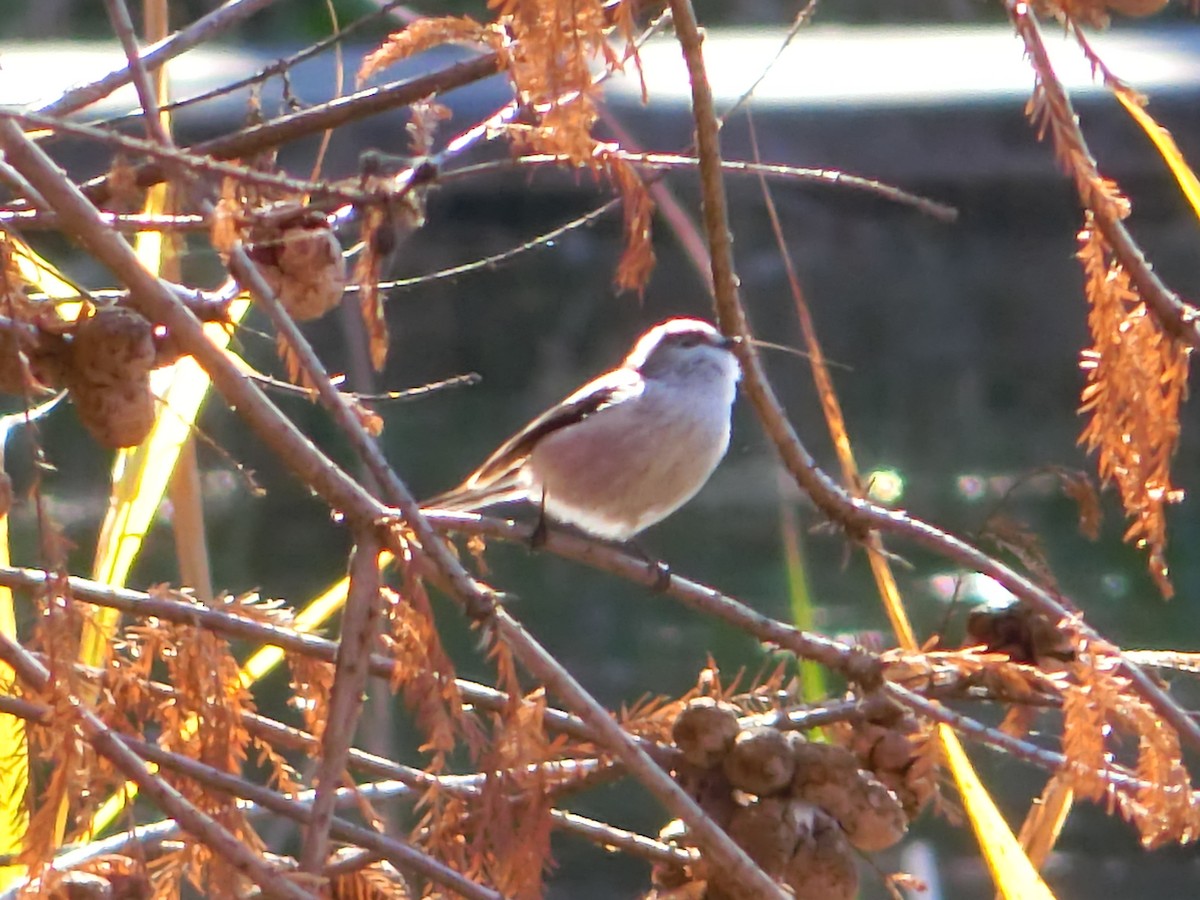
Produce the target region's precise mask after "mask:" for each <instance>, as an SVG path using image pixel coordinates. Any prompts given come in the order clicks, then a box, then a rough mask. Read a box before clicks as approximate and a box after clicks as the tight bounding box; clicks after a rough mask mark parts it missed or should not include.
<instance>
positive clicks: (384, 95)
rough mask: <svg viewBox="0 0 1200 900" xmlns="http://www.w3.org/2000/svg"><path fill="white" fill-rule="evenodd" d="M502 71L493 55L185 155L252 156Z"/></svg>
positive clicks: (149, 175)
mask: <svg viewBox="0 0 1200 900" xmlns="http://www.w3.org/2000/svg"><path fill="white" fill-rule="evenodd" d="M499 71H500V65H499V60H498V59H497V57H496V55H495V54H494V53H489V54H487V55H486V56H481V57H478V58H476V59H471V60H468V61H466V62H461V63H455V64H454V65H452V66H448V67H447V68H445V69H440V70H438V71H436V72H431V73H429V74H427V75H419V76H416V77H414V78H407V79H404V80H403V81H393V82H391V83H389V84H385V85H381V86H380V87H374V88H366V89H364V90H361V91H357V92H355V93H353V94H347V95H346V96H345V97H338V98H336V99H334V100H330V101H329V102H327V103H322V104H319V105H317V106H313V107H309V108H308V109H305V110H301V111H299V112H295V113H292V114H290V115H287V116H281V117H280V118H278V119H273V120H271V121H270V122H264V123H262V124H261V125H254V126H252V127H250V128H244V129H242V130H240V131H236V132H234V133H232V134H227V135H222V136H221V137H216V138H211V139H209V140H207V141H202V142H200V143H199V144H193V145H191V146H190V147H187V148H185V149H186V151H187V152H188V153H189V154H192V155H193V156H208V157H211V158H212V159H214V160H231V159H238V158H240V157H245V156H251V155H253V154H255V153H258V152H260V151H262V150H267V149H271V148H274V147H278V146H280V145H282V144H285V143H288V142H290V141H295V140H299V139H300V138H304V137H307V136H308V135H310V134H315V133H318V132H321V131H325V130H327V129H332V128H338V127H339V126H342V125H346V124H348V123H350V122H354V121H357V120H358V119H363V118H366V117H368V116H373V115H376V114H377V113H382V112H387V111H388V110H392V109H395V108H397V107H401V106H407V105H409V104H411V103H414V102H416V101H417V100H421V99H423V98H425V97H428V96H430V95H433V94H443V93H446V92H448V91H452V90H454V89H455V88H458V87H463V86H465V85H468V84H472V83H474V82H476V81H479V80H481V79H484V78H487V77H489V76H491V75H495V74H496V73H497V72H499ZM165 178H166V170H165V169H164V167H163V165H162V164H161V163H158V162H148V163H144V164H142V165H140V166H138V168H137V183H138V185H139V186H140V187H149V186H151V185H154V184H158V183H159V182H160V181H163V180H164V179H165ZM84 194H85V195H86V196H87V197H89V198H90V199H92V200H93V201H95V202H96V203H104V202H105V201H107V200H108V198H109V192H108V181H107V176H101V177H100V178H96V179H93V180H92V181H90V182H88V183H87V184H86V185H84Z"/></svg>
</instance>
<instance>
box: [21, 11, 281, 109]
mask: <svg viewBox="0 0 1200 900" xmlns="http://www.w3.org/2000/svg"><path fill="white" fill-rule="evenodd" d="M274 2H275V0H227V2H225V3H223V4H221V6H220V7H218V8H217V9H215V10H213V11H212V12H211V13H209V14H208V15H206V16H201V17H200V18H199V19H197V20H196V21H195V22H193V23H192V24H191V25H189V26H187V27H186V28H181V29H180V30H179V31H177V32H175V33H174V34H172V35H171V36H170V37H167V38H165V39H164V40H161V41H159V42H158V43H156V44H154V45H153V46H151V47H147V48H146V49H145V50H143V51H142V52H141V53H140V54H138V58H139V60H140V61H141V64H142V66H143V67H144V68H145V70H146V71H147V72H152V71H154V70H155V69H157V68H159V67H161V66H162V65H164V64H165V63H167V62H168V61H169V60H171V59H174V58H175V57H176V56H180V55H181V54H183V53H186V52H187V51H188V50H191V49H192V48H193V47H197V46H199V45H200V44H203V43H204V42H206V41H208V40H209V39H211V38H213V37H216V36H217V35H218V34H220V33H221V32H222V31H226V30H227V29H229V28H231V27H233V26H234V25H236V24H237V23H238V22H240V21H241V20H242V19H245V18H247V17H248V16H252V15H254V14H255V13H256V12H258V11H259V10H262V9H266V8H267V7H268V6H270V5H271V4H272V3H274ZM132 78H133V73H132V72H131V70H130V67H129V66H128V65H125V66H122V67H121V68H119V69H114V70H113V71H112V72H109V73H108V74H107V75H105V76H104V77H103V78H100V79H98V80H96V81H93V82H91V83H89V84H84V85H79V86H77V87H74V88H71V89H70V90H69V91H67V92H66V93H64V94H63V95H62V96H60V97H58V98H57V99H56V100H52V101H50V102H49V103H44V104H42V105H41V106H39V107H38V109H37V111H38V112H41V113H45V114H46V115H50V116H67V115H69V114H70V113H73V112H75V111H77V110H80V109H83V108H84V107H85V106H91V105H92V104H93V103H96V102H98V101H100V100H103V99H104V98H105V97H107V96H108V95H109V94H111V93H112V92H113V91H115V90H116V89H117V88H119V87H123V86H124V85H126V84H129V83H130V81H131V80H132Z"/></svg>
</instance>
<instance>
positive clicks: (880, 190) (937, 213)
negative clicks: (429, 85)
mask: <svg viewBox="0 0 1200 900" xmlns="http://www.w3.org/2000/svg"><path fill="white" fill-rule="evenodd" d="M612 155H613V156H614V157H615V158H617V159H620V160H622V161H624V162H627V163H629V164H630V165H632V166H635V167H637V168H639V169H649V170H651V171H657V172H665V171H676V170H686V171H691V170H693V169H697V168H700V162H699V160H697V159H696V158H695V157H692V156H687V155H685V154H680V153H630V152H627V151H617V152H615V153H613V154H612ZM567 160H568V157H567V156H565V155H560V154H553V153H527V154H524V155H523V156H517V157H514V158H512V159H496V160H489V161H486V162H480V163H473V164H471V165H468V166H462V167H460V168H457V169H452V170H450V171H447V172H443V173H442V174H441V175H440V176H439V177H438V181H439V182H441V183H443V184H445V183H449V182H453V181H456V180H458V179H460V178H466V177H469V176H472V175H477V174H479V173H480V172H487V171H493V170H496V169H505V168H512V167H514V166H516V167H520V166H546V165H561V164H562V163H563V162H566V161H567ZM720 166H721V169H722V170H723V171H726V172H729V173H730V174H734V175H754V176H759V175H765V176H767V177H768V178H777V179H780V180H783V181H798V182H802V183H806V184H823V185H828V186H830V187H846V188H849V189H852V190H856V191H863V192H865V193H868V194H873V195H875V196H877V197H880V198H881V199H883V200H889V201H891V202H893V203H899V204H902V205H905V206H911V207H913V208H914V209H916V210H918V211H919V212H922V213H924V214H925V215H927V216H930V217H932V218H934V219H937V220H938V221H941V222H953V221H955V220H956V219H957V218H958V210H957V209H955V208H954V207H953V206H949V205H947V204H945V203H939V202H938V201H936V200H930V199H929V198H928V197H922V196H920V195H919V194H914V193H912V192H911V191H906V190H904V189H903V188H898V187H896V186H895V185H890V184H887V183H886V182H882V181H876V180H875V179H873V178H864V177H862V176H861V175H851V174H849V173H848V172H842V171H841V170H839V169H814V168H806V167H803V166H786V165H781V164H776V163H760V162H747V161H745V160H731V159H723V160H721V161H720Z"/></svg>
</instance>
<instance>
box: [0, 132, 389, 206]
mask: <svg viewBox="0 0 1200 900" xmlns="http://www.w3.org/2000/svg"><path fill="white" fill-rule="evenodd" d="M5 116H7V117H8V118H11V119H12V120H13V121H15V122H20V123H21V125H22V126H23V127H25V128H28V129H34V128H45V129H48V130H51V131H55V132H58V133H61V134H70V135H75V136H76V137H82V138H87V139H88V140H92V141H96V142H97V143H100V144H103V145H105V146H107V147H113V148H116V149H118V150H122V151H125V152H126V153H134V154H144V155H146V156H150V157H152V158H154V159H156V160H158V161H157V162H155V163H151V164H144V165H142V166H140V167H138V168H137V169H136V170H135V171H136V174H137V177H138V184H139V185H141V186H143V187H148V186H150V184H154V183H156V182H157V181H162V180H163V179H164V178H165V177H166V172H167V170H170V169H171V168H173V167H184V168H186V169H187V170H188V171H191V172H195V173H201V174H205V175H212V176H215V177H219V178H231V179H233V180H235V181H238V182H241V183H243V184H253V185H258V186H261V187H268V188H276V189H279V190H283V191H288V192H291V193H293V194H296V195H302V194H310V195H312V196H314V197H324V198H327V199H330V200H335V201H337V202H339V203H355V204H359V205H369V204H371V203H375V202H378V198H377V197H376V196H374V195H370V194H366V193H363V192H362V191H356V190H354V189H352V188H350V187H348V186H347V185H345V184H341V185H339V184H337V183H330V182H327V181H309V180H305V179H302V178H292V177H291V176H288V175H280V174H276V173H273V172H263V171H260V170H257V169H253V168H250V167H249V166H241V165H235V164H233V163H229V162H220V161H218V160H216V159H213V158H212V157H211V156H210V155H208V154H203V153H197V152H196V151H194V150H179V149H176V148H175V147H174V146H173V145H172V144H160V143H156V142H154V141H148V140H145V139H142V138H135V137H130V136H129V135H124V134H120V133H118V132H115V131H109V130H108V129H105V128H96V127H95V126H92V125H82V124H79V123H76V122H68V121H64V120H62V119H56V118H54V117H52V116H45V115H39V114H37V113H22V112H15V111H11V110H8V111H5ZM147 165H152V166H155V167H157V168H156V169H155V171H156V172H157V173H158V174H157V176H156V179H155V181H152V182H148V183H146V184H143V179H142V172H143V171H145V169H146V166H147ZM104 178H107V176H104ZM96 183H98V182H91V183H90V184H96ZM85 193H89V192H85ZM89 196H91V197H92V199H94V200H95V199H96V198H95V195H94V194H93V193H89ZM97 202H99V201H97ZM18 211H19V210H18ZM4 215H7V216H12V215H13V212H12V211H8V210H6V211H4Z"/></svg>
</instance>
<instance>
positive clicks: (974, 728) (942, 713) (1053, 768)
mask: <svg viewBox="0 0 1200 900" xmlns="http://www.w3.org/2000/svg"><path fill="white" fill-rule="evenodd" d="M883 690H884V692H885V693H886V694H887V695H888V696H890V697H892V698H893V699H894V700H896V701H897V702H898V703H901V704H903V705H904V706H907V707H908V708H909V709H911V710H913V712H916V713H918V714H919V715H921V716H923V717H925V718H927V719H932V720H933V721H935V722H941V723H942V724H944V725H949V726H950V727H951V728H953V729H954V730H955V731H956V732H957V733H959V734H961V735H963V736H964V737H966V738H969V739H970V740H973V741H976V742H977V743H980V744H984V745H986V746H988V747H991V748H992V749H994V750H1000V751H1002V752H1004V753H1008V754H1010V755H1012V756H1014V757H1016V758H1017V759H1020V760H1022V761H1024V762H1027V763H1029V764H1031V765H1035V766H1037V767H1038V768H1041V769H1045V770H1047V771H1049V772H1062V771H1067V772H1079V773H1084V772H1086V774H1087V775H1088V776H1089V777H1096V778H1100V779H1102V780H1104V781H1106V782H1107V783H1108V784H1110V785H1111V786H1112V787H1113V788H1117V789H1121V790H1126V791H1135V792H1136V791H1141V790H1146V789H1147V788H1150V787H1151V786H1152V785H1151V784H1150V783H1149V782H1146V781H1143V780H1141V779H1139V778H1138V777H1137V776H1136V775H1134V774H1133V773H1132V772H1130V771H1129V770H1127V769H1125V768H1124V767H1122V766H1119V765H1117V764H1116V763H1109V764H1108V765H1107V766H1105V767H1104V768H1103V769H1100V770H1097V771H1093V770H1091V769H1089V768H1086V767H1084V766H1081V765H1080V764H1079V763H1076V762H1074V761H1073V760H1072V759H1070V757H1067V756H1065V755H1063V754H1062V753H1056V752H1055V751H1053V750H1047V749H1046V748H1045V747H1039V746H1038V745H1037V744H1032V743H1030V742H1029V741H1023V740H1021V739H1020V738H1015V737H1013V736H1012V735H1011V734H1005V733H1004V732H1003V731H1001V730H1000V729H998V728H990V727H988V726H987V725H984V724H983V723H982V722H980V721H978V720H976V719H972V718H970V717H969V716H964V715H963V714H962V713H960V712H955V711H954V710H952V709H950V707H948V706H946V705H944V704H942V703H939V702H938V701H936V700H930V699H928V698H926V697H922V696H921V695H920V694H917V693H915V692H913V691H910V690H908V689H907V688H904V687H901V686H900V685H898V684H895V683H892V682H889V683H887V684H885V685H884V687H883ZM1193 793H1195V792H1193ZM1197 800H1198V802H1200V795H1197Z"/></svg>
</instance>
